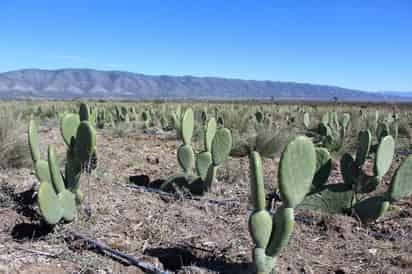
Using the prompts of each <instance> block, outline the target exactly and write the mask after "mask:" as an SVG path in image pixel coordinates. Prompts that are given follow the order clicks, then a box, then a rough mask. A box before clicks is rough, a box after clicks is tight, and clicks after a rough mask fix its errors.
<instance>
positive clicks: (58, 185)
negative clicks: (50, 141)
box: [47, 145, 65, 193]
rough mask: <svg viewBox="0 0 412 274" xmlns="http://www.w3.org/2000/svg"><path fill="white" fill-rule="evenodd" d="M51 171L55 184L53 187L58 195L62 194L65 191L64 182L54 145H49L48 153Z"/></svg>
mask: <svg viewBox="0 0 412 274" xmlns="http://www.w3.org/2000/svg"><path fill="white" fill-rule="evenodd" d="M47 154H48V160H49V169H50V175H51V179H52V183H53V187H54V189H55V190H56V192H57V193H61V192H63V191H64V190H65V185H64V181H63V178H62V175H61V173H60V169H59V164H58V162H57V158H56V149H55V147H54V145H49V148H48V151H47Z"/></svg>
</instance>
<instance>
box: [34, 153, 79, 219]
mask: <svg viewBox="0 0 412 274" xmlns="http://www.w3.org/2000/svg"><path fill="white" fill-rule="evenodd" d="M48 163H49V167H50V178H51V181H42V182H41V183H40V187H39V191H38V196H37V202H38V204H39V209H40V212H41V214H42V216H43V218H44V220H45V221H46V222H47V223H48V224H49V225H55V224H57V223H58V222H59V221H60V220H61V219H64V220H65V221H67V222H70V221H72V220H73V219H74V218H75V217H76V215H77V207H76V200H75V195H74V194H73V193H72V192H70V191H68V190H67V189H66V187H65V185H64V182H63V178H62V177H61V173H60V170H59V167H58V163H57V158H56V151H55V148H54V146H53V145H50V146H49V148H48Z"/></svg>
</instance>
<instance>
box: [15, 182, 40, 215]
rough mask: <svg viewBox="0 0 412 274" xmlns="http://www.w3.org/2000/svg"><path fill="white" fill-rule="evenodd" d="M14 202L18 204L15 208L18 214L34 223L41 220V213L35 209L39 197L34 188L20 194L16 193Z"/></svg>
mask: <svg viewBox="0 0 412 274" xmlns="http://www.w3.org/2000/svg"><path fill="white" fill-rule="evenodd" d="M13 200H14V202H15V204H16V205H15V206H14V208H15V210H16V212H17V213H18V214H20V215H22V216H24V217H27V218H29V219H30V220H33V221H36V220H39V219H40V215H39V213H38V212H37V211H36V210H35V208H34V205H35V204H36V200H37V195H36V191H35V189H34V188H31V189H29V190H26V191H23V192H20V193H14V194H13Z"/></svg>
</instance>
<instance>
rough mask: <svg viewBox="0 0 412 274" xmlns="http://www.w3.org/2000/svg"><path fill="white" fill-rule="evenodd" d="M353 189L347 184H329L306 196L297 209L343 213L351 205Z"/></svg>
mask: <svg viewBox="0 0 412 274" xmlns="http://www.w3.org/2000/svg"><path fill="white" fill-rule="evenodd" d="M353 195H354V193H353V191H352V189H351V186H349V185H347V184H331V185H327V186H325V187H324V189H323V190H322V191H321V192H318V193H314V194H311V195H309V196H306V197H305V199H304V200H303V202H302V203H301V204H300V205H299V206H298V209H306V210H314V211H319V212H326V213H331V214H335V213H344V212H346V211H347V210H348V209H349V208H351V207H352V199H353Z"/></svg>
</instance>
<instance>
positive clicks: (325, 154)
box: [312, 147, 332, 189]
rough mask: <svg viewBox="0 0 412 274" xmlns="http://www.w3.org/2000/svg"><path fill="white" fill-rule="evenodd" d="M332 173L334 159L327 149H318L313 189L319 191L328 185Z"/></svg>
mask: <svg viewBox="0 0 412 274" xmlns="http://www.w3.org/2000/svg"><path fill="white" fill-rule="evenodd" d="M331 171H332V158H331V156H330V153H329V151H328V150H327V149H326V148H322V147H318V148H316V173H315V176H314V178H313V183H312V184H313V187H314V188H315V189H319V188H320V187H322V186H323V185H324V184H326V183H327V181H328V178H329V175H330V173H331Z"/></svg>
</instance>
